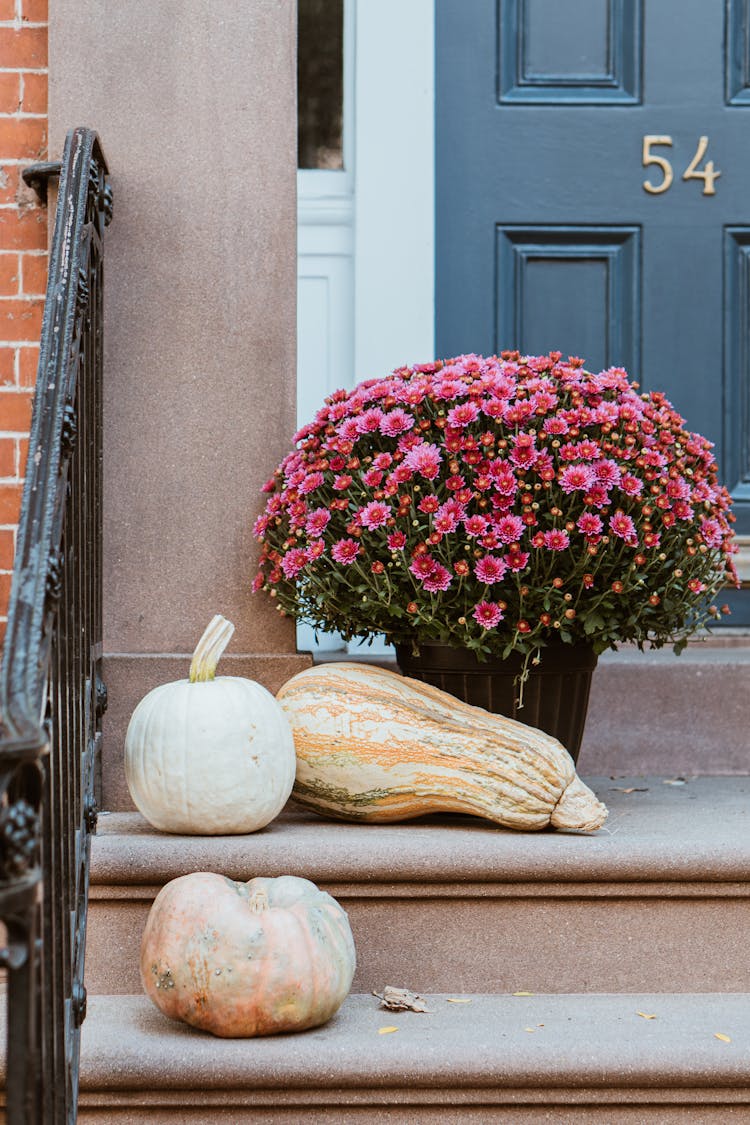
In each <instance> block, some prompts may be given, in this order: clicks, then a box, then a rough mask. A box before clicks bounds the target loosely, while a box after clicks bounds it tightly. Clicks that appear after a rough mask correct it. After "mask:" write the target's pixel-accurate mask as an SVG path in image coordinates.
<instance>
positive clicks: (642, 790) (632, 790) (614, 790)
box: [609, 785, 648, 793]
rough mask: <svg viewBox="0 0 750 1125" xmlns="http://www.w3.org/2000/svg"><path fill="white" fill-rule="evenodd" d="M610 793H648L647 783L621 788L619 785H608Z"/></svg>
mask: <svg viewBox="0 0 750 1125" xmlns="http://www.w3.org/2000/svg"><path fill="white" fill-rule="evenodd" d="M609 791H610V793H648V785H646V786H644V787H643V788H640V787H639V786H637V785H631V786H630V788H629V789H623V788H621V786H619V785H612V786H610V790H609Z"/></svg>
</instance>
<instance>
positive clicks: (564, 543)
mask: <svg viewBox="0 0 750 1125" xmlns="http://www.w3.org/2000/svg"><path fill="white" fill-rule="evenodd" d="M544 546H545V547H546V548H547V550H548V551H564V550H565V548H566V547H568V546H570V537H569V535H568V533H567V531H563V530H562V528H559V527H555V528H553V529H552V530H551V531H545V533H544Z"/></svg>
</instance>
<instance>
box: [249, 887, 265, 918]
mask: <svg viewBox="0 0 750 1125" xmlns="http://www.w3.org/2000/svg"><path fill="white" fill-rule="evenodd" d="M248 906H249V907H250V910H251V911H252V913H253V914H261V913H262V912H263V911H264V910H268V895H267V893H266V891H265V889H264V888H263V887H259V888H258V890H257V891H253V893H252V894H251V895H250V900H249V902H248Z"/></svg>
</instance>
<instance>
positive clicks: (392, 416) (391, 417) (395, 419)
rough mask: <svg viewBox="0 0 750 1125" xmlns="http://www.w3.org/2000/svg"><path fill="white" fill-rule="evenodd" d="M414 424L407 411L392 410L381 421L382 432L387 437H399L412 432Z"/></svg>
mask: <svg viewBox="0 0 750 1125" xmlns="http://www.w3.org/2000/svg"><path fill="white" fill-rule="evenodd" d="M413 423H414V419H413V418H412V416H411V414H407V412H406V411H405V410H401V409H400V408H399V409H397V410H391V411H389V412H388V413H387V414H384V415H383V416H382V418H381V419H380V432H381V434H385V436H386V437H398V435H399V434H403V433H406V431H407V430H410V429H411V427H412V425H413Z"/></svg>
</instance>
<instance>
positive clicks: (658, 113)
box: [436, 0, 750, 624]
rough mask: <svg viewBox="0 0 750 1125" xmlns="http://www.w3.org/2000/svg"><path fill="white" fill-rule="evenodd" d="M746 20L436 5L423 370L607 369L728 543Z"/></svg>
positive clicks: (749, 114) (594, 9)
mask: <svg viewBox="0 0 750 1125" xmlns="http://www.w3.org/2000/svg"><path fill="white" fill-rule="evenodd" d="M749 9H750V2H749V0H729V2H728V3H725V0H656V2H654V0H646V2H645V3H642V2H641V0H471V3H467V2H466V0H439V3H438V4H437V7H436V12H437V29H436V30H437V54H436V60H437V69H436V113H437V117H436V121H437V133H436V154H437V177H436V192H437V199H436V204H437V254H436V263H437V266H436V269H437V281H436V309H437V320H436V323H437V352H438V354H439V355H455V354H457V353H460V352H466V351H476V352H489V353H492V352H496V351H500V350H502V349H505V348H516V347H518V348H520V349H522V350H524V351H531V352H541V351H547V350H549V349H551V348H552V349H559V350H560V351H562V352H563V353H564V354H571V355H580V356H583V357H584V358H585V359H586V361H587V365H588V366H589V367H593V368H594V369H598V368H599V367H601V366H605V365H621V366H624V367H626V368H627V369H628V371H629V372H630V373H631V375H632V376H633V377H634V378H637V379H638V381H639V382H640V383H641V385H642V386H643V387H644V388H645V389H659V390H663V391H665V393H666V394H667V395H668V396H669V398H671V399H672V401H673V402H674V403H675V405H676V406H677V408H678V409H679V410H680V411H681V412H682V413H683V414H684V415H685V417H686V419H687V421H688V425H689V426H690V427H691V428H693V429H696V430H698V431H700V432H701V433H704V434H705V435H706V436H707V437H709V438H710V439H711V440H712V441H714V442H715V443H716V445H717V454H718V458H719V462H720V465H721V469H722V475H723V479H724V481H725V483H726V484H727V485H728V486H729V487H730V488H731V489H732V491H733V494H734V496H735V501H736V507H735V510H736V512H737V516H738V525H737V526H738V530H739V531H741V532H742V533H745V534H746V533H750V401H749V400H750V396H749V394H748V386H749V385H750V384H749V381H750V345H749V344H748V332H749V331H750V323H749V320H750V270H749V267H750V33H749V31H748V23H749V21H750V10H749ZM649 136H651V137H652V138H661V139H662V142H661V143H658V142H657V141H656V140H654V141H652V142H651V143H650V147H649V146H648V145H647V148H648V151H647V152H646V156H648V155H649V153H651V154H653V155H654V156H656V157H659V159H660V161H666V162H668V164H669V167H670V168H671V173H672V178H671V183H670V185H669V186H668V188H667V189H666V190H663V191H658V190H657V191H655V192H654V191H649V190H647V188H646V187H645V186H644V184H645V183H646V182H648V183H649V184H650V185H652V186H653V187H656V188H657V189H658V188H659V186H660V185H661V184H662V182H663V180H664V171H665V166H664V165H663V164H661V163H658V162H654V163H651V164H649V165H648V166H644V164H643V157H644V138H645V137H649ZM701 137H707V138H708V140H707V143H706V146H705V152H704V153H703V154H702V155H701V153H700V152H699V151H698V150H699V141H700V138H701ZM664 138H669V140H670V142H671V143H664ZM696 158H697V159H696ZM709 161H713V164H714V172H715V173H718V174H717V175H716V177H715V179H713V183H712V182H711V181H712V177H711V176H710V174H709V173H710V167H708V162H709ZM691 163H692V166H693V170H694V171H693V176H692V177H690V176H689V177H688V178H684V176H685V173H686V172H688V170H689V169H690V166H691ZM666 170H668V169H666ZM701 173H703V176H702V177H701ZM731 623H732V624H737V623H738V620H737V618H735V619H733V620H732V622H731Z"/></svg>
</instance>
